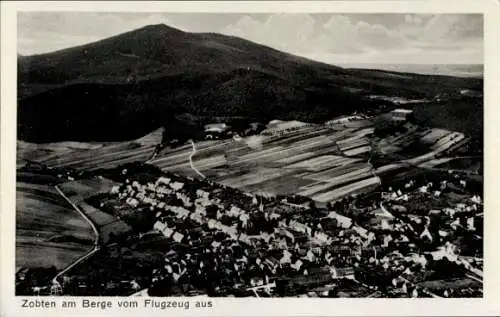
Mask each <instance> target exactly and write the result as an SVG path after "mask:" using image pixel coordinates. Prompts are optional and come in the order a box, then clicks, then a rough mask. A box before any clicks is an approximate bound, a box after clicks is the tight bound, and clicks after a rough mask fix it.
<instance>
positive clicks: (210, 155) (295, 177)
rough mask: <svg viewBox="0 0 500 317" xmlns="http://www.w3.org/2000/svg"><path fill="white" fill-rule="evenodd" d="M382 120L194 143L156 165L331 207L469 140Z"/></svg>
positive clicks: (166, 153)
mask: <svg viewBox="0 0 500 317" xmlns="http://www.w3.org/2000/svg"><path fill="white" fill-rule="evenodd" d="M384 120H386V121H387V119H384ZM381 121H382V120H381V119H380V118H377V119H375V118H371V119H370V118H368V119H365V120H359V121H353V122H347V123H342V124H336V125H332V124H330V125H328V126H326V125H321V124H317V125H309V126H307V127H304V128H302V129H300V130H298V131H293V132H290V133H286V134H278V135H265V136H262V135H261V136H257V137H256V136H253V137H251V139H250V138H243V140H242V141H235V140H220V141H201V142H196V145H195V147H196V150H195V151H194V150H193V147H192V146H190V145H189V144H186V145H184V146H183V147H181V148H177V149H173V150H170V149H165V150H164V151H162V153H159V154H158V156H157V157H156V158H155V159H154V160H151V161H150V162H149V163H151V164H153V165H155V166H156V167H158V168H160V169H162V170H164V171H170V172H176V173H180V174H183V175H186V176H190V177H199V176H198V175H197V173H196V172H195V171H194V170H193V167H195V168H196V169H197V170H198V171H199V172H201V173H202V174H203V175H204V176H206V177H209V178H210V179H212V180H214V181H216V182H220V183H222V184H224V185H226V186H231V187H235V188H239V189H242V190H245V191H248V192H253V193H266V194H272V195H281V194H299V195H304V196H309V197H312V198H313V199H315V200H316V201H317V202H319V203H326V202H329V201H333V200H335V199H338V198H341V197H342V196H345V195H349V194H354V193H362V192H367V191H368V192H369V191H371V190H373V189H375V188H377V187H378V186H379V185H380V183H381V178H382V177H383V176H384V174H386V173H394V172H395V171H398V170H400V169H403V170H404V168H407V166H413V165H414V166H417V167H418V166H419V165H420V164H425V163H426V162H429V161H432V160H436V159H441V160H442V161H439V162H438V163H439V164H441V163H444V162H447V160H446V159H445V158H442V156H443V155H444V154H446V155H448V154H450V152H452V150H453V147H454V146H455V147H460V146H461V145H462V143H461V142H463V141H464V138H465V136H464V135H463V134H461V133H455V132H452V131H448V130H444V129H431V128H423V127H420V126H416V125H414V124H412V123H409V122H407V123H404V124H403V125H402V126H401V127H399V128H397V129H393V130H394V131H392V130H391V129H388V131H390V132H389V133H385V135H377V129H378V125H379V124H380V122H381ZM384 124H386V125H387V122H384ZM389 126H390V125H389ZM410 146H411V147H413V149H410V148H409V147H410ZM407 149H408V151H407ZM407 152H408V153H409V154H408V153H407ZM373 154H377V155H379V156H381V157H385V158H384V160H385V161H386V162H387V163H384V164H383V165H382V166H380V165H379V166H376V167H374V166H373V164H371V163H370V160H371V157H372V155H373ZM451 154H452V153H451ZM450 157H451V156H450ZM190 158H191V159H192V165H193V166H191V164H190V161H189V159H190ZM450 159H451V158H450ZM428 164H430V163H428ZM384 179H388V178H385V177H384Z"/></svg>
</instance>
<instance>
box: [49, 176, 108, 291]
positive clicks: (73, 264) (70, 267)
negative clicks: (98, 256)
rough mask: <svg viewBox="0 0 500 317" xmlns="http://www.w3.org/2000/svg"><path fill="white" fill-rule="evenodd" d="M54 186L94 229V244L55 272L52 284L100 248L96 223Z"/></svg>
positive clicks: (56, 282)
mask: <svg viewBox="0 0 500 317" xmlns="http://www.w3.org/2000/svg"><path fill="white" fill-rule="evenodd" d="M54 188H55V189H56V190H57V192H58V193H59V195H61V196H62V197H63V198H64V199H65V200H66V201H67V202H68V203H69V204H70V205H71V206H72V207H73V209H75V210H76V211H77V212H78V213H79V214H80V216H82V217H83V218H84V219H85V221H87V222H88V223H89V224H90V226H91V227H92V230H93V231H94V234H95V241H94V246H93V247H92V249H91V250H89V252H87V254H85V255H83V256H81V257H80V258H78V259H77V260H75V261H74V262H73V263H71V264H70V265H69V266H67V267H66V268H65V269H63V270H62V271H60V272H59V273H57V275H56V276H55V277H54V278H53V279H52V282H53V283H54V284H59V282H58V281H57V279H58V278H59V277H60V276H62V275H63V274H65V273H66V272H68V271H69V270H71V269H72V268H73V267H75V266H76V265H78V264H79V263H81V262H83V261H85V260H86V259H87V258H89V257H90V256H92V255H93V254H94V253H95V252H97V251H98V250H99V249H100V243H99V242H100V235H99V231H98V230H97V227H96V225H95V224H94V223H93V222H92V220H91V219H90V218H89V217H88V216H87V215H86V214H85V213H84V212H83V211H82V210H81V209H80V208H79V207H78V206H77V205H75V204H74V203H73V202H72V201H71V200H70V199H69V198H68V197H67V196H66V195H65V194H64V193H63V192H62V191H61V190H60V189H59V187H57V185H56V186H54Z"/></svg>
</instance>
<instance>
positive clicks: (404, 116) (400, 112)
mask: <svg viewBox="0 0 500 317" xmlns="http://www.w3.org/2000/svg"><path fill="white" fill-rule="evenodd" d="M412 114H413V110H410V109H396V110H393V111H392V112H391V119H392V120H394V121H406V120H408V119H409V118H410V116H411V115H412Z"/></svg>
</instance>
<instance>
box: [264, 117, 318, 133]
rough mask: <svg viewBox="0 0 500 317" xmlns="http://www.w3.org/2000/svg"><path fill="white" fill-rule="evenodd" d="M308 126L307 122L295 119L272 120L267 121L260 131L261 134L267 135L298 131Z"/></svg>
mask: <svg viewBox="0 0 500 317" xmlns="http://www.w3.org/2000/svg"><path fill="white" fill-rule="evenodd" d="M308 126H310V124H309V123H305V122H301V121H297V120H292V121H281V120H272V121H270V122H269V124H268V125H267V127H266V129H265V130H264V131H262V132H261V134H262V135H267V136H272V135H279V134H281V133H287V132H293V131H298V130H300V129H303V128H306V127H308Z"/></svg>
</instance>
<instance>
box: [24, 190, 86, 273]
mask: <svg viewBox="0 0 500 317" xmlns="http://www.w3.org/2000/svg"><path fill="white" fill-rule="evenodd" d="M94 239H95V237H94V234H93V232H92V229H91V227H90V225H89V224H88V223H87V222H86V221H85V220H84V219H83V218H82V217H81V216H80V214H78V213H77V212H76V211H75V210H74V209H73V208H72V206H71V205H70V204H69V203H67V202H66V201H65V200H64V198H63V197H61V196H60V195H59V194H58V193H57V191H56V190H55V189H54V188H53V187H52V186H49V185H42V184H33V183H27V182H18V183H17V193H16V267H18V268H20V267H50V266H53V265H54V266H55V267H56V268H57V269H62V268H64V267H66V266H67V265H69V264H70V263H71V262H73V261H74V260H75V259H77V258H79V257H80V256H82V255H84V254H85V253H87V252H88V251H89V250H90V249H91V248H92V246H93V242H94Z"/></svg>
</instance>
